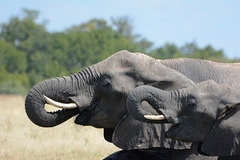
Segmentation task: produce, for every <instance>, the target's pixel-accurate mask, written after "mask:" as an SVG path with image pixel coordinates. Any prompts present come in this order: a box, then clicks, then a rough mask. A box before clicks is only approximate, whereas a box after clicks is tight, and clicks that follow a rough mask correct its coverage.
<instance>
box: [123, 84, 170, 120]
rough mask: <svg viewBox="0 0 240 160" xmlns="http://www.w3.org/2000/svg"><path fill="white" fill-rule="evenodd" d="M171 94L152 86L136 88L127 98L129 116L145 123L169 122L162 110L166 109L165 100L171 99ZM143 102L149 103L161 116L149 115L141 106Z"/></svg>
mask: <svg viewBox="0 0 240 160" xmlns="http://www.w3.org/2000/svg"><path fill="white" fill-rule="evenodd" d="M169 94H170V93H169V92H167V91H163V90H160V89H157V88H154V87H151V86H140V87H137V88H135V89H134V90H133V91H132V92H131V93H130V94H129V95H128V98H127V109H128V112H129V114H130V115H131V116H132V117H134V118H135V119H137V120H140V121H143V122H149V121H152V120H153V121H155V120H160V121H167V120H166V117H165V116H164V115H163V113H162V110H163V109H165V108H166V106H165V104H163V100H166V99H167V98H169ZM143 101H147V102H148V103H149V104H150V105H151V106H152V107H153V108H154V109H155V110H156V111H157V112H158V113H159V114H160V115H157V116H154V115H149V113H147V112H146V111H145V110H144V109H143V108H142V106H141V103H142V102H143Z"/></svg>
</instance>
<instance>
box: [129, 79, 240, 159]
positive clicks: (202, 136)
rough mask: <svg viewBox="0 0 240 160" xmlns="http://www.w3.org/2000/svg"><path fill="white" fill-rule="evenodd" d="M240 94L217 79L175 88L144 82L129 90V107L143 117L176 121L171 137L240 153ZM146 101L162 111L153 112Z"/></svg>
mask: <svg viewBox="0 0 240 160" xmlns="http://www.w3.org/2000/svg"><path fill="white" fill-rule="evenodd" d="M239 98H240V95H239V91H238V90H235V89H233V88H230V87H229V86H227V85H224V84H217V83H216V82H215V81H213V80H208V81H204V82H201V83H198V84H195V85H192V86H189V87H187V88H184V89H179V90H174V91H164V90H161V89H157V88H154V87H151V86H140V87H137V88H135V89H134V90H133V91H132V92H131V93H130V94H129V96H128V98H127V108H128V111H129V113H130V114H131V115H132V116H133V117H134V118H135V119H138V120H140V121H148V120H151V121H155V122H157V123H166V121H167V123H171V124H173V125H172V126H171V128H170V129H169V130H168V131H167V132H166V137H167V138H171V139H178V140H181V141H188V142H196V143H199V149H200V150H199V151H200V152H202V153H205V154H208V155H215V156H229V155H239V154H240V144H239V141H240V125H239V122H240V111H239V102H240V99H239ZM143 101H147V102H148V103H149V104H150V105H151V106H152V107H153V108H154V109H155V110H156V111H157V112H158V115H149V114H148V113H147V111H145V109H144V107H143V106H141V104H142V102H143Z"/></svg>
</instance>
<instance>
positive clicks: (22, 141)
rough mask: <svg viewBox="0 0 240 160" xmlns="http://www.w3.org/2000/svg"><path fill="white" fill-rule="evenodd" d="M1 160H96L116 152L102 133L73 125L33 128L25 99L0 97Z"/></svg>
mask: <svg viewBox="0 0 240 160" xmlns="http://www.w3.org/2000/svg"><path fill="white" fill-rule="evenodd" d="M0 144H1V147H0V159H4V160H28V159H31V160H32V159H34V160H63V159H64V160H66V159H67V160H75V159H76V160H79V159H80V160H99V159H103V158H104V157H106V156H107V155H109V154H111V153H113V152H115V151H117V150H119V149H118V148H116V147H115V146H114V145H113V144H111V143H108V142H106V141H105V140H104V138H103V130H102V129H96V128H93V127H83V126H79V125H75V124H74V123H73V120H68V121H67V122H65V123H63V124H61V125H59V126H56V127H53V128H42V127H38V126H36V125H34V124H33V123H32V122H31V121H30V120H29V119H28V118H27V115H26V113H25V109H24V97H20V96H5V95H0Z"/></svg>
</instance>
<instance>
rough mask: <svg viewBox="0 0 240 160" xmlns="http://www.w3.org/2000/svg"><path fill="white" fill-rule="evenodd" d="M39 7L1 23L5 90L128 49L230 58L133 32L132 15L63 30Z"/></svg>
mask: <svg viewBox="0 0 240 160" xmlns="http://www.w3.org/2000/svg"><path fill="white" fill-rule="evenodd" d="M38 16H39V12H38V11H34V10H27V9H24V10H23V12H22V15H20V16H14V17H11V18H10V19H9V21H8V22H7V23H3V24H0V93H4V94H24V93H26V91H27V90H28V89H29V88H31V87H32V86H33V85H35V84H36V83H38V82H39V81H41V80H43V79H47V78H51V77H57V76H63V75H69V74H72V73H75V72H78V71H80V70H81V69H83V68H84V67H86V66H89V65H92V64H94V63H97V62H99V61H101V60H103V59H105V58H106V57H108V56H110V55H111V54H113V53H115V52H117V51H119V50H122V49H126V50H129V51H131V52H142V53H146V54H149V55H151V56H153V57H155V58H160V59H167V58H178V57H192V58H201V59H210V60H215V61H221V62H227V61H237V60H229V59H227V58H226V57H225V55H224V52H223V50H215V49H214V48H213V47H212V46H211V45H208V46H206V47H204V48H199V47H198V46H197V44H196V43H195V42H191V43H187V44H185V45H184V46H182V47H178V46H176V45H175V44H172V43H166V44H164V45H163V46H160V47H158V48H153V43H152V42H150V41H148V40H147V39H145V38H142V36H141V35H136V34H133V25H132V23H131V19H129V18H128V17H118V18H112V19H111V24H108V23H107V21H105V20H103V19H92V20H89V21H88V22H86V23H83V24H80V25H76V26H72V27H70V28H68V29H66V30H64V31H62V32H49V31H47V30H46V23H45V22H42V23H37V22H36V21H37V19H38Z"/></svg>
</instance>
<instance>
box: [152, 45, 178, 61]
mask: <svg viewBox="0 0 240 160" xmlns="http://www.w3.org/2000/svg"><path fill="white" fill-rule="evenodd" d="M150 55H151V56H153V57H155V58H158V59H169V58H178V57H183V54H182V53H181V51H180V49H179V48H178V47H177V46H176V45H175V44H172V43H166V44H164V45H163V46H162V47H159V48H157V49H154V50H152V51H151V52H150Z"/></svg>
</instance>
